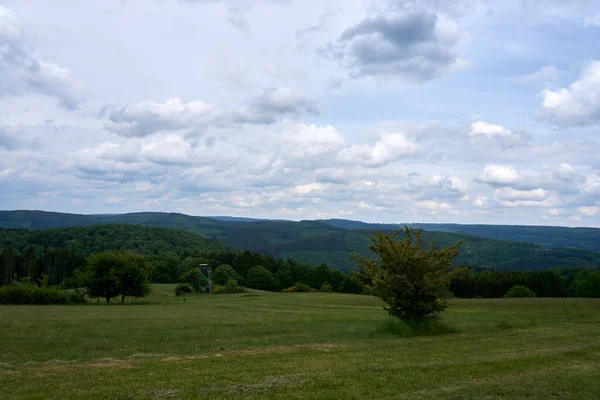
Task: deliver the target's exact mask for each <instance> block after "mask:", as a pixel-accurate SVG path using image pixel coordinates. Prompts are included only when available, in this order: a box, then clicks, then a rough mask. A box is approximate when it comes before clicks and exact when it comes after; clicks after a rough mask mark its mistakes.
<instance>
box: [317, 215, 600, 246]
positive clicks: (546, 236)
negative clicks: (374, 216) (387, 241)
mask: <svg viewBox="0 0 600 400" xmlns="http://www.w3.org/2000/svg"><path fill="white" fill-rule="evenodd" d="M319 222H323V223H326V224H329V225H331V226H335V227H337V228H346V229H372V230H378V229H379V230H395V229H401V228H402V227H403V226H404V225H403V224H371V223H366V222H361V221H351V220H344V219H327V220H319ZM407 225H408V226H410V227H413V228H421V229H423V230H426V231H440V232H449V233H461V234H465V235H473V236H480V237H484V238H488V239H498V240H515V241H520V242H531V243H535V244H539V245H540V246H544V247H570V248H579V249H586V250H591V251H597V252H600V229H598V228H567V227H564V226H528V225H468V224H467V225H463V224H407Z"/></svg>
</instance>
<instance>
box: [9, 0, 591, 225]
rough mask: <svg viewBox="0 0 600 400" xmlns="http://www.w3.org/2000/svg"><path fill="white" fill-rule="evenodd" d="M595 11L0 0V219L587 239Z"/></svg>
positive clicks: (301, 1)
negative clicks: (498, 229)
mask: <svg viewBox="0 0 600 400" xmlns="http://www.w3.org/2000/svg"><path fill="white" fill-rule="evenodd" d="M598 43H600V0H570V1H559V0H503V1H491V0H487V1H486V0H456V1H451V2H450V1H443V0H420V1H417V0H345V1H343V2H342V1H339V0H103V1H94V2H91V1H78V0H53V1H51V2H50V1H47V0H0V209H4V210H10V209H37V210H47V211H60V212H72V213H124V212H136V211H163V212H181V213H186V214H191V215H232V216H240V217H255V218H273V219H274V218H282V219H290V220H301V219H317V218H345V219H354V220H363V221H368V222H387V223H392V222H393V223H401V222H456V223H478V224H526V225H561V226H590V227H600V46H598Z"/></svg>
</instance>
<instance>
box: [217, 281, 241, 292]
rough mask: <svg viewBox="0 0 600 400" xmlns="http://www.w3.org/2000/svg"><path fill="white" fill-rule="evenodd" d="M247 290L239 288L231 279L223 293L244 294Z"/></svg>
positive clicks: (224, 287)
mask: <svg viewBox="0 0 600 400" xmlns="http://www.w3.org/2000/svg"><path fill="white" fill-rule="evenodd" d="M244 292H246V289H244V288H243V287H241V286H239V285H238V283H237V281H236V280H235V279H233V278H229V279H228V280H227V282H225V285H224V286H223V287H222V288H221V293H244Z"/></svg>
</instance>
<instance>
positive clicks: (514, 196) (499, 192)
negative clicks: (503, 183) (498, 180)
mask: <svg viewBox="0 0 600 400" xmlns="http://www.w3.org/2000/svg"><path fill="white" fill-rule="evenodd" d="M494 196H495V197H496V199H498V200H499V201H504V200H509V201H514V200H536V201H539V200H544V199H546V198H548V196H549V193H548V191H546V190H544V189H531V190H517V189H513V188H510V187H503V188H499V189H496V190H494Z"/></svg>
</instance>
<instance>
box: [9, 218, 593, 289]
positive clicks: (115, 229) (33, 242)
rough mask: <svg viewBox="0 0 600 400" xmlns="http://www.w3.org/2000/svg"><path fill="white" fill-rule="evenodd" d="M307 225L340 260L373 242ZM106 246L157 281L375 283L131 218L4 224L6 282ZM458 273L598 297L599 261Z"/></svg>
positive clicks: (473, 282) (461, 280)
mask: <svg viewBox="0 0 600 400" xmlns="http://www.w3.org/2000/svg"><path fill="white" fill-rule="evenodd" d="M301 225H306V229H305V230H304V231H303V232H301V233H304V234H306V237H304V238H303V237H302V235H300V236H299V233H298V232H294V231H287V233H286V234H285V235H287V236H286V238H287V239H288V240H289V239H292V238H298V237H299V238H300V239H299V240H297V242H300V243H303V245H305V246H306V243H314V245H311V246H312V248H314V249H315V250H314V251H315V252H317V253H318V252H319V251H327V250H328V249H333V251H334V252H332V253H331V254H339V256H340V260H342V261H343V260H344V258H343V257H346V256H347V252H346V250H344V249H345V247H344V246H347V245H348V244H347V243H350V245H352V246H354V247H355V248H357V247H359V246H365V248H366V245H367V240H368V238H367V236H366V234H367V233H368V231H361V230H356V231H351V232H344V231H340V232H337V233H335V234H334V235H331V234H329V235H325V236H319V235H318V234H319V233H320V229H321V226H320V225H321V224H317V223H312V222H306V223H302V224H301ZM270 232H273V230H270ZM245 233H248V232H245ZM307 233H308V234H307ZM310 234H312V237H311V236H310ZM427 234H434V235H435V234H437V233H435V232H434V233H432V232H429V233H427ZM329 236H334V239H335V240H338V242H337V243H335V242H333V243H332V242H330V241H328V240H327V239H328V238H329ZM434 238H436V239H440V240H439V244H440V245H444V246H445V245H446V244H450V243H452V242H451V241H450V239H449V238H455V236H450V237H444V235H443V234H442V235H441V237H436V236H434ZM430 239H431V237H430ZM481 240H482V241H483V243H484V244H485V243H488V242H489V241H488V240H486V239H481ZM340 243H344V244H340ZM509 243H510V242H509ZM280 246H281V248H282V249H286V250H287V251H289V253H290V254H299V253H298V251H297V250H294V249H293V245H292V244H290V243H285V242H284V243H282V244H281V245H280ZM336 246H337V247H336ZM514 246H525V247H520V248H521V250H523V249H526V248H527V246H533V245H531V244H526V243H525V244H523V243H518V242H517V243H514ZM467 249H470V247H467ZM106 250H119V251H124V250H127V251H132V252H134V253H136V254H140V255H142V256H143V257H144V262H145V264H146V266H147V268H148V270H149V278H150V281H151V282H154V283H175V282H178V281H179V280H180V278H181V276H182V275H184V274H185V273H186V272H188V271H190V270H192V269H195V268H197V267H198V266H199V265H200V264H209V265H210V266H212V267H213V268H216V267H218V266H220V265H228V266H230V267H231V268H232V269H233V270H234V271H235V274H236V278H237V279H238V280H239V281H240V284H245V283H246V280H247V279H248V277H249V274H250V271H251V269H252V268H254V267H257V266H261V267H263V268H264V275H266V279H267V282H272V283H270V284H269V285H268V286H267V287H268V288H269V290H283V289H286V288H289V287H292V286H293V287H296V286H294V285H299V287H300V286H304V287H306V288H313V289H315V290H319V289H322V290H331V291H340V292H347V293H363V292H366V293H369V290H370V289H369V285H368V283H365V282H364V281H362V280H361V279H360V274H359V273H357V272H350V273H349V274H347V273H343V272H341V271H339V270H337V269H331V268H329V267H328V265H326V264H325V263H319V264H316V263H315V264H313V263H308V262H304V261H302V260H298V259H293V258H287V257H273V256H272V255H268V254H262V253H259V252H252V251H249V250H245V251H241V250H237V249H234V248H232V247H229V246H227V245H223V244H221V243H219V242H217V241H215V240H212V239H206V238H203V237H201V236H199V235H195V234H192V233H189V232H185V231H183V230H180V229H166V228H154V227H148V226H141V225H127V224H108V225H95V226H89V227H75V228H62V229H45V230H34V231H27V230H23V229H0V286H2V285H6V284H9V283H11V282H18V281H21V280H23V279H27V280H29V281H32V282H37V283H39V284H42V283H43V284H44V285H50V286H60V285H63V286H67V287H68V286H69V284H70V278H72V277H73V275H74V274H75V271H77V270H83V269H84V268H85V267H86V265H87V263H88V257H89V256H90V255H92V254H97V253H99V252H103V251H106ZM463 251H464V250H463ZM344 254H346V255H345V256H344ZM452 276H453V277H452V281H451V285H450V289H451V291H452V292H453V293H454V295H455V296H457V297H466V298H470V297H502V296H504V295H506V293H507V292H508V291H509V290H510V289H511V288H512V287H513V286H515V285H522V286H525V287H527V288H529V289H530V290H532V291H533V292H534V293H536V295H537V296H539V297H564V296H576V297H600V293H599V290H600V268H594V269H591V268H562V269H551V270H546V271H495V270H489V269H485V268H476V267H472V268H463V267H455V271H454V273H453V275H452Z"/></svg>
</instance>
